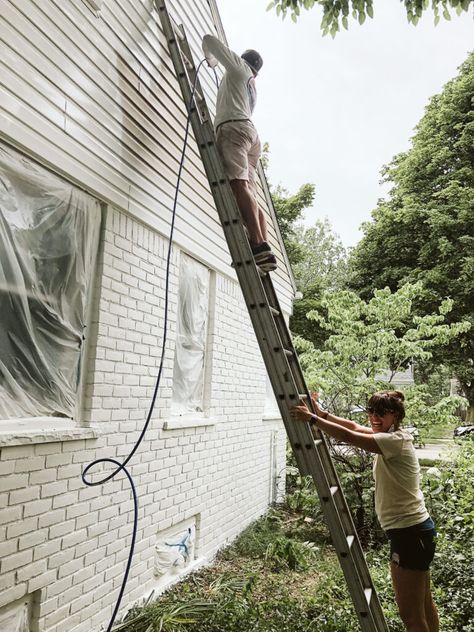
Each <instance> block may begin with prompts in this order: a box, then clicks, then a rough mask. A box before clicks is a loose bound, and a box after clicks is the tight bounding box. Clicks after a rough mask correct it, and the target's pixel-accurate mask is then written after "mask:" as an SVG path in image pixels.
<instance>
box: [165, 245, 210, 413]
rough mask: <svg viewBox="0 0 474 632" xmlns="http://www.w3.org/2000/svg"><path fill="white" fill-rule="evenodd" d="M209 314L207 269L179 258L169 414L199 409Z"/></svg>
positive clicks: (183, 257)
mask: <svg viewBox="0 0 474 632" xmlns="http://www.w3.org/2000/svg"><path fill="white" fill-rule="evenodd" d="M208 311H209V270H208V269H207V268H206V267H205V266H203V265H202V264H201V263H199V262H198V261H196V260H194V259H191V257H187V256H186V255H182V258H181V266H180V279H179V295H178V319H177V320H178V323H177V332H176V349H175V356H174V369H173V405H172V413H173V414H176V415H184V414H187V413H193V412H202V410H203V387H204V358H205V352H206V338H207V321H208Z"/></svg>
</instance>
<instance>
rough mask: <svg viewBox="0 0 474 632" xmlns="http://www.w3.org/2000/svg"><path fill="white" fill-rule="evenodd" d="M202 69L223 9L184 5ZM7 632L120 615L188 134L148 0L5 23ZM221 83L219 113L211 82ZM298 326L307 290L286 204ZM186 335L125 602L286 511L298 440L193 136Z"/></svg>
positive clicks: (181, 227)
mask: <svg viewBox="0 0 474 632" xmlns="http://www.w3.org/2000/svg"><path fill="white" fill-rule="evenodd" d="M169 5H170V6H169V8H170V10H171V12H172V14H173V15H174V17H175V19H176V21H177V22H182V23H183V24H184V26H185V29H186V32H187V34H188V37H189V40H190V43H191V45H192V47H193V50H194V53H195V57H196V59H198V58H200V56H201V52H200V41H201V37H202V35H203V34H204V33H208V32H211V33H216V32H217V33H219V34H220V35H221V36H222V28H221V25H220V22H219V17H218V13H217V8H216V5H215V2H214V0H209V1H207V0H192V1H191V0H181V1H173V2H170V3H169ZM0 32H1V38H0V42H1V43H0V77H1V83H2V87H1V91H0V257H1V267H0V274H1V276H0V302H1V309H0V419H1V421H0V474H1V478H0V558H1V561H0V628H1V629H2V631H5V632H10V631H13V630H14V631H15V632H17V631H18V630H22V632H23V631H27V630H28V631H29V630H31V631H32V632H35V631H39V630H41V631H43V632H63V631H64V632H66V631H67V632H91V630H96V629H100V627H101V626H103V625H104V624H106V623H107V622H108V620H109V618H110V614H111V612H112V608H113V606H114V604H115V601H116V598H117V592H118V588H119V586H120V584H121V581H122V576H123V572H124V568H125V563H126V558H127V555H128V548H129V545H130V540H131V532H132V525H133V505H132V501H131V492H130V488H129V484H128V481H127V480H126V478H125V477H124V476H118V477H116V478H114V479H113V480H112V481H110V482H108V483H106V484H104V485H101V486H97V487H94V488H88V487H86V486H85V485H84V484H83V482H82V480H81V472H82V471H83V469H84V467H85V466H86V465H87V464H88V463H90V462H91V461H92V460H93V459H95V458H102V457H105V458H107V457H109V458H115V459H117V460H119V461H121V460H123V459H124V458H125V457H126V455H127V454H128V453H129V452H130V450H131V448H132V447H133V445H134V443H135V441H136V440H137V438H138V436H139V433H140V430H141V428H142V426H143V424H144V420H145V418H146V414H147V410H148V406H149V403H150V399H151V396H152V394H153V389H154V384H155V379H156V376H157V371H158V365H159V358H160V352H161V345H162V341H163V325H164V302H165V297H164V288H165V268H166V256H167V249H168V235H169V229H170V221H171V208H172V200H173V195H174V189H175V184H176V176H177V170H178V164H179V160H180V152H181V148H182V143H183V137H184V128H185V123H186V110H185V105H184V103H183V101H182V98H181V95H180V92H179V88H178V85H177V82H176V79H175V76H174V71H173V67H172V64H171V60H170V57H169V54H168V49H167V45H166V40H165V38H164V36H163V34H162V32H161V29H160V25H159V20H158V16H157V14H156V11H155V10H154V8H153V3H152V2H150V1H148V0H104V1H103V2H101V1H100V0H95V1H94V2H87V1H86V0H68V2H64V1H63V0H4V2H2V9H1V15H0ZM202 83H203V86H204V89H205V90H206V92H207V96H208V100H209V102H210V103H213V102H214V99H215V91H216V88H215V85H214V82H213V78H212V77H211V76H210V75H207V74H206V73H204V75H203V77H202ZM260 204H261V205H262V206H263V207H265V208H266V211H267V213H268V217H269V224H270V227H269V228H270V232H271V242H272V247H273V249H274V250H276V251H277V253H278V258H279V269H278V271H277V272H276V273H274V275H273V279H274V283H275V286H276V289H277V292H278V295H279V298H280V301H281V305H282V308H283V310H284V312H285V313H286V314H289V313H290V311H291V305H292V298H293V294H294V286H293V284H292V280H291V272H290V271H289V268H288V266H287V260H286V256H285V253H284V251H283V247H282V244H281V239H280V237H279V233H278V228H277V225H276V222H275V218H274V216H273V211H272V209H271V206H269V198H268V191H267V190H266V188H265V187H261V189H260ZM171 256H172V259H171V276H170V309H169V333H168V343H167V350H166V356H165V365H164V373H163V377H162V381H161V387H160V389H159V392H158V400H157V405H156V408H155V412H154V415H153V418H152V423H151V427H150V429H149V432H148V433H147V436H146V438H145V440H144V442H143V443H142V445H141V447H140V449H139V451H138V452H137V454H136V455H135V456H134V458H133V459H132V461H131V463H130V468H129V469H130V472H131V474H132V476H133V478H134V481H135V484H136V487H137V492H138V495H139V516H138V537H137V546H136V553H135V557H134V560H133V566H132V570H131V574H130V578H129V581H128V585H127V590H126V593H125V596H124V600H123V602H122V605H123V608H125V607H126V606H127V605H130V604H131V603H132V602H134V601H135V600H137V599H139V598H141V597H143V596H144V595H146V594H149V593H150V591H152V590H153V589H156V588H160V587H163V586H164V585H166V584H167V583H169V582H170V581H172V580H173V579H174V578H176V577H177V576H179V574H180V573H181V572H182V571H183V569H185V568H191V567H192V566H193V565H195V564H197V563H200V562H203V561H205V560H207V559H209V558H210V557H212V556H213V554H214V553H215V552H216V551H217V549H218V548H219V547H221V546H222V545H224V544H225V543H226V542H227V541H229V540H230V539H232V538H233V537H234V536H235V535H236V534H237V533H238V532H239V531H240V530H242V529H243V528H244V527H245V526H246V525H247V524H248V523H249V522H250V521H251V520H253V519H254V518H255V517H256V516H258V515H259V514H261V513H262V512H263V511H264V510H265V508H266V507H267V506H268V503H269V502H271V501H272V500H274V498H275V494H276V483H277V479H278V477H279V476H280V475H281V474H282V472H283V468H284V462H285V445H286V441H285V432H284V429H283V425H282V423H281V420H280V419H279V418H278V413H277V412H276V410H275V405H274V402H273V400H272V397H271V393H270V392H269V389H268V384H267V379H266V374H265V369H264V365H263V361H262V358H261V355H260V352H259V349H258V345H257V342H256V340H255V336H254V333H253V329H252V327H251V324H250V320H249V317H248V315H247V311H246V307H245V303H244V301H243V298H242V295H241V290H240V287H239V285H238V283H237V280H236V276H235V274H234V272H233V269H232V268H231V266H230V263H231V261H230V256H229V253H228V250H227V246H226V243H225V240H224V236H223V232H222V230H221V226H220V224H219V220H218V216H217V213H216V211H215V208H214V204H213V200H212V196H211V194H210V190H209V186H208V183H207V180H206V177H205V174H204V171H203V167H202V164H201V160H200V157H199V153H198V151H197V147H196V145H195V143H194V141H193V140H192V139H191V141H190V146H189V147H188V150H187V157H186V163H185V170H184V175H183V182H182V187H181V194H180V197H179V202H178V215H177V223H176V232H175V237H174V247H173V250H172V255H171Z"/></svg>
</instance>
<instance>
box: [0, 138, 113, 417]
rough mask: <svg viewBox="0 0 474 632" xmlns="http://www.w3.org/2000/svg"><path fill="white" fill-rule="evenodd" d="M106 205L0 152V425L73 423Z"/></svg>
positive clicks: (13, 155) (23, 160) (3, 150)
mask: <svg viewBox="0 0 474 632" xmlns="http://www.w3.org/2000/svg"><path fill="white" fill-rule="evenodd" d="M100 218H101V213H100V204H99V202H98V201H97V200H96V199H95V198H93V197H91V196H90V195H88V194H87V193H85V192H83V191H81V190H79V189H78V188H76V187H74V186H72V185H71V184H69V183H67V182H65V181H64V180H62V179H61V178H59V177H58V176H56V175H54V174H52V173H50V172H49V171H47V170H46V169H44V168H42V167H40V166H39V165H37V164H36V163H34V162H32V161H30V160H28V159H26V158H24V157H23V156H22V155H21V154H19V153H17V152H16V151H14V150H12V149H10V148H8V147H6V146H3V145H0V419H12V418H20V417H43V416H55V417H58V416H59V417H73V416H74V406H75V403H76V395H77V390H78V383H79V375H80V362H81V355H82V346H83V341H84V337H85V336H84V333H85V332H84V330H85V321H86V310H87V299H88V293H89V286H90V285H91V283H92V278H91V277H92V270H93V263H94V259H95V256H96V249H97V243H98V232H99V230H100Z"/></svg>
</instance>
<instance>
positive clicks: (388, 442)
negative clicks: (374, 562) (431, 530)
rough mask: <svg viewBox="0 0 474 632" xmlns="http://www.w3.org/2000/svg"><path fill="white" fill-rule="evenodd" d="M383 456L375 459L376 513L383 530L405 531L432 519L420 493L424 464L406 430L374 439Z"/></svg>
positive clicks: (378, 434) (375, 434)
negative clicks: (419, 458) (422, 465)
mask: <svg viewBox="0 0 474 632" xmlns="http://www.w3.org/2000/svg"><path fill="white" fill-rule="evenodd" d="M373 437H374V439H375V441H376V442H377V445H378V447H379V448H380V450H381V452H382V454H376V455H375V459H374V470H373V471H374V479H375V512H376V514H377V517H378V519H379V522H380V525H381V526H382V529H384V530H387V529H403V528H405V527H411V526H413V525H416V524H419V523H421V522H424V521H425V520H426V519H427V518H429V513H428V511H427V510H426V507H425V501H424V498H423V492H422V491H421V489H420V464H419V463H418V458H417V456H416V453H415V448H414V447H413V438H412V436H411V435H410V433H409V432H407V431H406V430H401V429H400V430H397V431H395V432H377V433H374V435H373Z"/></svg>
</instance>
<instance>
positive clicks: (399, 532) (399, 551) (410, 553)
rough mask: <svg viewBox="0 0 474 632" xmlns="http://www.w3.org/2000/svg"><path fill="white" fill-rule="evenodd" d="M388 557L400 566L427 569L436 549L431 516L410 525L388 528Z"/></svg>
mask: <svg viewBox="0 0 474 632" xmlns="http://www.w3.org/2000/svg"><path fill="white" fill-rule="evenodd" d="M387 536H388V538H389V540H390V559H391V560H392V562H393V563H394V564H396V565H397V566H400V567H402V568H408V569H410V570H415V571H427V570H428V569H429V567H430V564H431V562H432V560H433V557H434V553H435V549H436V529H435V525H434V522H433V521H432V520H431V518H427V519H426V520H425V521H424V522H422V523H420V524H416V525H414V526H412V527H405V528H404V529H388V530H387Z"/></svg>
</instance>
